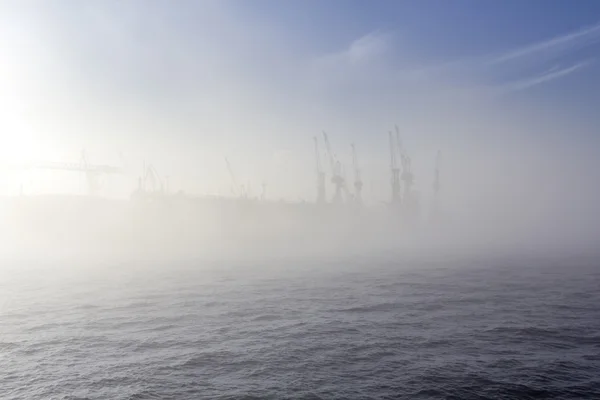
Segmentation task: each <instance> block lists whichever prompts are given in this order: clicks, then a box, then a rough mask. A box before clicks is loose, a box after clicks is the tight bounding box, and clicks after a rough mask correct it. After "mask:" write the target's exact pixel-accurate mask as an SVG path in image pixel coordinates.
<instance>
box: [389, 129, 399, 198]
mask: <svg viewBox="0 0 600 400" xmlns="http://www.w3.org/2000/svg"><path fill="white" fill-rule="evenodd" d="M389 137H390V169H391V172H392V181H391V183H392V204H393V205H396V204H400V168H398V160H397V158H396V144H395V143H394V136H393V135H392V131H390V132H389Z"/></svg>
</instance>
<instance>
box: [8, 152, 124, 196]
mask: <svg viewBox="0 0 600 400" xmlns="http://www.w3.org/2000/svg"><path fill="white" fill-rule="evenodd" d="M17 168H18V169H22V170H36V169H37V170H55V171H70V172H83V173H85V176H86V179H87V182H88V190H89V194H90V195H91V196H95V195H96V194H97V193H98V189H99V186H100V185H99V177H100V176H101V175H110V174H122V173H123V169H122V168H120V167H114V166H110V165H100V164H91V163H90V162H89V161H88V158H87V154H86V152H85V150H82V151H81V158H80V159H79V162H78V163H74V162H56V161H42V162H33V163H29V164H25V165H21V166H19V167H17Z"/></svg>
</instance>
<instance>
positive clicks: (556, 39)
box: [0, 0, 600, 199]
mask: <svg viewBox="0 0 600 400" xmlns="http://www.w3.org/2000/svg"><path fill="white" fill-rule="evenodd" d="M0 10H1V11H2V13H1V14H0V15H1V16H0V25H1V26H2V28H0V33H2V35H1V39H0V48H1V49H2V50H3V52H4V54H6V59H7V60H9V62H8V63H5V64H6V65H4V66H3V67H2V68H3V69H2V72H3V74H2V76H3V78H2V80H0V84H3V88H4V89H5V90H3V91H2V93H3V97H2V98H1V99H0V100H1V101H3V103H2V104H4V105H5V107H4V108H5V112H4V113H5V117H6V118H5V129H4V131H5V132H6V131H11V130H12V131H19V132H20V134H19V135H16V136H15V135H5V136H4V137H3V144H2V148H3V149H13V150H10V151H9V150H4V155H5V156H6V155H9V156H11V155H12V156H14V155H17V154H18V155H21V156H23V157H24V156H25V153H27V152H28V151H29V152H30V153H31V154H28V155H27V156H29V157H30V158H31V157H38V158H39V157H43V158H64V157H67V155H69V154H71V155H75V154H79V150H80V149H81V148H84V147H85V148H86V149H87V150H88V152H90V153H91V154H97V155H96V157H98V158H97V159H98V160H100V159H101V158H102V157H107V154H109V153H111V154H113V153H116V152H117V151H120V152H122V153H124V154H125V155H126V157H127V159H128V160H129V164H130V165H141V160H142V159H149V160H151V161H152V162H153V163H154V164H155V166H156V167H157V169H158V170H159V171H164V172H163V173H164V174H168V175H170V176H172V177H181V179H180V180H179V182H180V186H181V187H182V188H184V189H186V190H188V191H219V192H224V191H226V190H227V186H228V185H229V183H228V174H227V171H226V168H225V165H224V162H223V156H225V155H228V156H229V158H230V159H231V160H232V163H233V164H234V167H236V168H237V170H238V171H239V174H240V175H241V176H242V178H240V179H242V180H248V181H253V182H254V185H255V186H256V187H258V186H260V182H261V181H263V180H264V181H267V182H269V184H270V188H271V190H272V193H276V194H277V195H281V196H284V197H287V198H297V197H303V198H308V199H310V198H311V197H312V196H313V194H312V191H314V189H313V186H314V185H313V182H314V177H313V176H312V171H313V168H312V166H310V163H312V142H311V138H312V136H314V135H319V134H320V132H321V130H327V131H328V132H329V134H330V137H331V139H332V141H333V142H334V146H335V148H336V151H337V152H338V153H340V157H346V158H348V156H349V143H350V142H352V141H354V142H356V143H357V148H358V149H359V152H360V155H361V157H360V158H361V160H362V163H363V166H364V169H365V175H366V176H372V177H373V178H372V181H373V182H374V185H375V186H377V187H379V189H378V193H379V194H378V196H380V197H384V196H385V195H386V194H385V193H386V190H387V186H386V185H387V181H388V177H387V175H385V174H386V168H387V165H386V163H387V158H386V155H387V148H386V140H387V139H386V132H387V130H389V129H392V128H393V124H395V123H398V124H399V125H400V127H401V129H402V131H403V132H404V133H405V135H406V143H407V146H410V150H411V151H413V152H414V159H415V166H416V168H417V171H420V172H421V179H420V183H421V185H422V186H421V187H422V190H423V191H426V190H427V188H428V185H429V182H428V179H429V178H428V174H430V173H431V171H430V170H431V168H432V165H431V164H432V162H433V158H434V154H435V152H436V151H437V149H438V148H442V149H445V150H447V152H449V153H454V154H455V157H454V160H455V161H456V162H455V164H452V163H451V161H449V162H448V163H449V165H448V168H452V167H453V168H455V174H456V175H465V176H466V174H468V173H470V172H471V173H472V170H473V168H472V165H473V163H475V162H478V160H479V161H480V158H485V159H486V161H489V159H490V156H489V154H492V153H493V154H497V155H496V157H498V161H497V162H498V163H499V164H500V166H498V167H497V168H496V171H500V170H501V168H504V167H505V166H504V165H503V163H502V161H501V156H502V155H503V154H504V152H508V151H510V152H513V154H519V153H518V151H520V152H521V157H520V158H518V159H519V160H521V161H522V162H523V163H524V164H531V160H533V159H541V158H544V157H542V156H543V155H546V158H547V160H546V163H543V162H541V161H540V164H539V168H540V169H542V168H543V167H545V166H546V164H551V162H550V159H551V158H552V157H551V155H554V154H555V153H556V154H559V153H561V152H564V151H565V148H567V150H568V149H571V150H570V151H571V152H575V151H576V149H575V148H577V151H580V150H582V151H583V150H585V151H588V152H591V150H590V149H591V148H592V147H593V146H591V144H594V143H595V140H596V134H595V128H596V126H597V125H598V122H600V121H598V116H597V111H596V104H598V103H599V101H600V95H599V94H598V93H600V90H599V89H600V87H599V85H600V84H599V83H598V82H600V80H599V79H598V74H599V73H600V69H599V68H598V54H599V50H600V25H599V23H600V3H598V2H597V1H591V0H578V1H568V0H564V1H558V0H545V1H544V0H530V1H518V0H505V1H476V0H473V1H458V0H457V1H444V0H437V1H434V0H418V1H417V0H414V1H366V0H365V1H340V0H335V1H334V0H332V1H316V0H306V1H295V2H292V1H275V0H272V1H262V0H256V1H242V0H235V1H226V0H224V1H191V0H180V1H177V2H169V1H142V0H136V1H129V2H121V1H118V0H107V1H86V2H79V1H75V0H71V1H69V0H62V1H59V0H57V1H53V2H44V1H37V2H36V1H16V0H15V1H12V2H11V1H7V2H4V3H2V5H1V6H0ZM9 106H10V107H9ZM7 110H10V111H7ZM9 117H10V118H9ZM6 121H10V122H6ZM17 137H18V138H17ZM550 143H553V144H554V145H553V146H554V147H553V148H549V146H550ZM501 146H506V149H505V150H501ZM569 146H570V147H569ZM579 147H581V149H580V148H579ZM16 148H20V149H21V150H20V151H14V149H16ZM541 148H544V149H546V150H545V153H543V154H540V153H539V149H541ZM31 149H37V150H36V151H35V152H33V151H31ZM527 151H528V152H530V153H531V154H529V153H526V152H527ZM486 152H487V153H486ZM0 154H1V153H0ZM342 154H343V155H342ZM482 154H487V155H485V156H483V155H482ZM578 154H579V153H578ZM467 156H468V157H467ZM592 156H593V154H592V155H589V157H590V159H591V158H593V157H592ZM75 157H76V156H75ZM515 157H516V156H515ZM460 160H462V164H461V162H458V161H460ZM581 166H582V168H583V164H581ZM586 166H587V164H586ZM490 168H491V167H490ZM515 168H516V167H515ZM131 174H133V175H135V174H136V172H135V168H133V167H132V171H131ZM498 174H499V172H498ZM531 174H532V176H535V175H536V174H537V170H535V169H533V170H532V171H531ZM290 176H291V177H293V179H290ZM532 179H533V178H532ZM173 182H175V183H174V185H176V182H178V181H177V179H175V178H173ZM190 182H193V183H190ZM198 182H201V183H198Z"/></svg>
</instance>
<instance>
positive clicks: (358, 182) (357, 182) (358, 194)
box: [350, 143, 363, 204]
mask: <svg viewBox="0 0 600 400" xmlns="http://www.w3.org/2000/svg"><path fill="white" fill-rule="evenodd" d="M350 146H351V147H352V165H353V166H354V196H355V197H354V200H355V201H356V203H357V204H362V188H363V182H362V179H361V176H360V175H361V174H360V168H359V166H358V157H357V156H356V147H355V146H354V143H352V144H351V145H350Z"/></svg>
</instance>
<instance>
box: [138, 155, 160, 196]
mask: <svg viewBox="0 0 600 400" xmlns="http://www.w3.org/2000/svg"><path fill="white" fill-rule="evenodd" d="M148 182H150V185H152V193H156V192H159V193H162V192H163V190H164V186H163V182H162V179H161V178H160V175H158V171H156V168H154V166H153V165H151V164H149V165H148V166H146V163H145V162H144V175H143V178H142V190H143V192H144V193H146V192H147V191H148Z"/></svg>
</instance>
